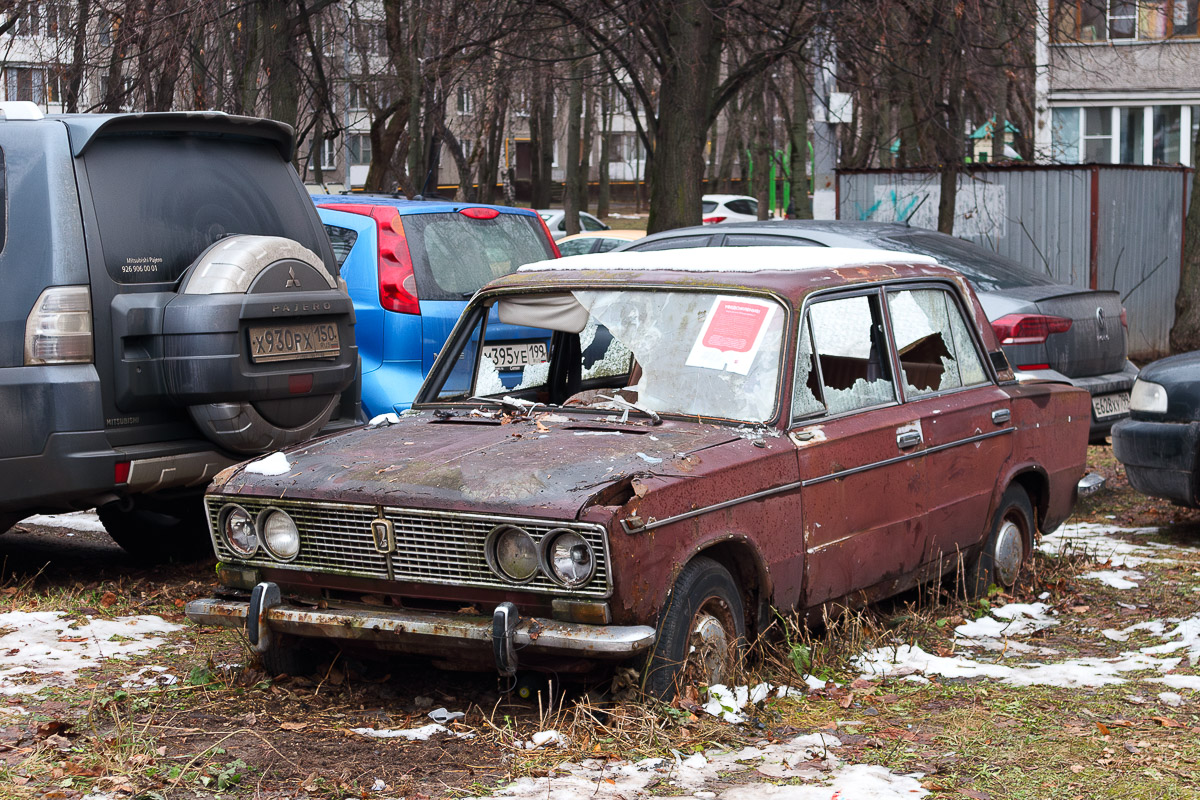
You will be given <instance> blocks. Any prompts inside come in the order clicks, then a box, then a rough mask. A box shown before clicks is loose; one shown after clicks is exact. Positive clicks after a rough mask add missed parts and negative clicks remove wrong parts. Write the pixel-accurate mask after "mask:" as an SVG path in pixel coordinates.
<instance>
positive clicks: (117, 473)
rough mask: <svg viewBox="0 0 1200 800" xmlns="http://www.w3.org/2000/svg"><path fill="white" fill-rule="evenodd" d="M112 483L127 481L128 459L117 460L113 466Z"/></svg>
mask: <svg viewBox="0 0 1200 800" xmlns="http://www.w3.org/2000/svg"><path fill="white" fill-rule="evenodd" d="M113 483H129V462H128V461H118V462H117V463H116V464H115V465H114V466H113Z"/></svg>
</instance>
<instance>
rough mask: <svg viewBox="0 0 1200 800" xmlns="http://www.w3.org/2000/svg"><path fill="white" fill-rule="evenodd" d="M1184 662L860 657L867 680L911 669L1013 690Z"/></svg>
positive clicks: (913, 650)
mask: <svg viewBox="0 0 1200 800" xmlns="http://www.w3.org/2000/svg"><path fill="white" fill-rule="evenodd" d="M1180 661H1181V659H1178V658H1153V657H1151V656H1150V655H1147V654H1146V653H1144V652H1133V653H1121V655H1120V656H1118V657H1117V658H1079V659H1074V660H1070V661H1064V662H1060V663H1057V664H1034V663H1030V664H1024V665H1020V666H1009V665H1005V664H989V663H984V662H980V661H975V660H973V659H970V658H964V657H961V656H959V657H944V656H935V655H931V654H929V653H926V652H925V651H924V650H922V649H921V648H920V647H918V646H916V645H900V646H898V647H895V648H885V649H881V650H874V651H872V652H869V653H865V654H863V655H861V656H859V657H858V658H856V659H855V664H856V666H857V667H858V668H859V669H861V670H862V672H863V677H864V678H868V679H871V678H879V677H886V676H888V675H892V674H894V673H898V672H900V673H904V674H907V673H909V672H911V671H916V672H919V673H922V674H924V675H926V676H941V677H944V678H993V679H995V680H999V681H1001V682H1002V683H1007V684H1009V685H1011V686H1035V685H1036V686H1062V687H1083V686H1109V685H1112V684H1119V683H1124V682H1125V680H1126V679H1125V678H1124V677H1122V675H1123V673H1128V672H1140V671H1151V670H1153V671H1158V672H1168V671H1170V670H1172V669H1175V667H1177V666H1179V663H1180Z"/></svg>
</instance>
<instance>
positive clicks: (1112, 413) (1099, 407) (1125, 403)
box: [1092, 392, 1129, 419]
mask: <svg viewBox="0 0 1200 800" xmlns="http://www.w3.org/2000/svg"><path fill="white" fill-rule="evenodd" d="M1128 413H1129V392H1116V393H1115V394H1102V395H1100V396H1099V397H1093V398H1092V414H1094V415H1095V417H1096V419H1104V418H1105V417H1118V416H1124V415H1125V414H1128Z"/></svg>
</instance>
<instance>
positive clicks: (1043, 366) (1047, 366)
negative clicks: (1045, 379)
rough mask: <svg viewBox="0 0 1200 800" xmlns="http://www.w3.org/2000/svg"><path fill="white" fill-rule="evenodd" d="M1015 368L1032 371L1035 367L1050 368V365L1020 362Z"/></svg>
mask: <svg viewBox="0 0 1200 800" xmlns="http://www.w3.org/2000/svg"><path fill="white" fill-rule="evenodd" d="M1017 369H1021V370H1025V371H1026V372H1032V371H1033V370H1035V369H1050V365H1049V364H1021V365H1020V366H1018V367H1017Z"/></svg>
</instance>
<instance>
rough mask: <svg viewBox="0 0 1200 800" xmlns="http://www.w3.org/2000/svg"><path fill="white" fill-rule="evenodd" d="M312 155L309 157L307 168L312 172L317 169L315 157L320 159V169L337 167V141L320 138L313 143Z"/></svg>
mask: <svg viewBox="0 0 1200 800" xmlns="http://www.w3.org/2000/svg"><path fill="white" fill-rule="evenodd" d="M313 150H314V152H313V157H312V158H310V159H309V162H308V168H309V169H310V170H313V171H314V172H315V171H316V169H317V163H316V162H317V158H318V157H319V158H320V159H321V169H322V170H328V169H337V142H336V141H334V140H333V139H322V140H321V141H320V142H319V143H318V144H315V145H313Z"/></svg>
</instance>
